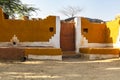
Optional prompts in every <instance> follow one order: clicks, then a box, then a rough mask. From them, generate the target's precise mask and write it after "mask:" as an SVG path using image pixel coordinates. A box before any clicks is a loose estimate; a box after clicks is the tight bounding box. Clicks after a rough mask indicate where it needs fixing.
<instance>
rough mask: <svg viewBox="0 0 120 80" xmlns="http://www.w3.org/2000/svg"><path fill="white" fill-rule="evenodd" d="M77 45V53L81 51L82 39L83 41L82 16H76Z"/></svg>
mask: <svg viewBox="0 0 120 80" xmlns="http://www.w3.org/2000/svg"><path fill="white" fill-rule="evenodd" d="M75 35H76V36H75V38H76V39H75V45H76V46H75V47H76V53H79V48H80V41H81V17H77V18H75Z"/></svg>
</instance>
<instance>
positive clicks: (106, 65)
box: [0, 58, 120, 80]
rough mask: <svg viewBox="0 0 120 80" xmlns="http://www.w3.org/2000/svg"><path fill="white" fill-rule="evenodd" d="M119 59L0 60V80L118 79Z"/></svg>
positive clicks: (119, 70)
mask: <svg viewBox="0 0 120 80" xmlns="http://www.w3.org/2000/svg"><path fill="white" fill-rule="evenodd" d="M119 78H120V60H119V59H109V60H99V61H87V60H81V59H79V58H77V59H71V58H67V59H64V60H63V61H26V62H0V80H119Z"/></svg>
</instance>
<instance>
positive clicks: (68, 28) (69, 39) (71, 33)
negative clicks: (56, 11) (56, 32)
mask: <svg viewBox="0 0 120 80" xmlns="http://www.w3.org/2000/svg"><path fill="white" fill-rule="evenodd" d="M60 47H61V49H62V51H75V27H74V23H68V22H66V23H65V22H61V34H60Z"/></svg>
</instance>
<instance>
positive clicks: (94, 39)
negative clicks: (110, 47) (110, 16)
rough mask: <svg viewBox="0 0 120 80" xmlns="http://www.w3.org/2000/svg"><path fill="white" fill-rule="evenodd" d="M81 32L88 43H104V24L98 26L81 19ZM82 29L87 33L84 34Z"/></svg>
mask: <svg viewBox="0 0 120 80" xmlns="http://www.w3.org/2000/svg"><path fill="white" fill-rule="evenodd" d="M81 26H82V28H81V32H82V35H83V36H84V37H86V39H87V40H88V43H105V27H106V26H105V24H104V23H102V24H98V23H93V22H90V21H89V20H88V19H86V18H84V17H82V18H81ZM83 29H88V33H85V32H84V31H83Z"/></svg>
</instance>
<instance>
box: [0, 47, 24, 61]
mask: <svg viewBox="0 0 120 80" xmlns="http://www.w3.org/2000/svg"><path fill="white" fill-rule="evenodd" d="M23 57H24V50H23V49H19V48H0V60H20V59H21V58H23Z"/></svg>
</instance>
